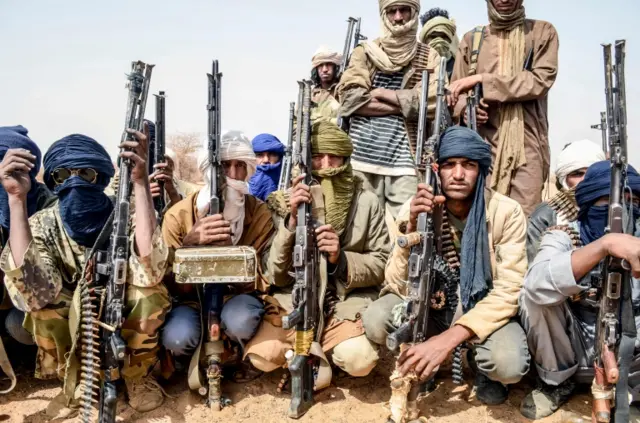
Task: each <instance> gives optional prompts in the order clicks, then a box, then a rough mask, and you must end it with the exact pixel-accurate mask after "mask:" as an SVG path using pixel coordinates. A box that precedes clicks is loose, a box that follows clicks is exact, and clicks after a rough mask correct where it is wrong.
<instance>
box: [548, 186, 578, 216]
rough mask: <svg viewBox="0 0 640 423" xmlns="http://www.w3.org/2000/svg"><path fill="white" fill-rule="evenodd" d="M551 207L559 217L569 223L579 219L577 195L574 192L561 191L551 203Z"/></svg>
mask: <svg viewBox="0 0 640 423" xmlns="http://www.w3.org/2000/svg"><path fill="white" fill-rule="evenodd" d="M549 207H551V209H552V210H553V211H555V212H556V214H557V215H558V216H559V217H562V218H564V219H566V220H568V221H569V222H573V221H575V220H576V219H577V218H578V206H577V204H576V194H575V191H574V190H569V191H559V192H558V193H557V194H556V195H555V196H554V197H553V198H552V199H551V200H550V201H549Z"/></svg>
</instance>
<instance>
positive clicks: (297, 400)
mask: <svg viewBox="0 0 640 423" xmlns="http://www.w3.org/2000/svg"><path fill="white" fill-rule="evenodd" d="M298 84H299V87H300V94H299V96H298V97H299V98H301V99H302V102H301V103H300V105H301V106H300V107H299V108H298V115H299V117H300V120H298V122H299V123H300V128H301V129H300V130H299V131H296V150H295V151H296V156H297V157H296V162H297V164H298V166H299V168H300V172H301V173H304V174H305V175H306V176H305V179H304V183H305V184H307V185H308V186H311V183H312V175H311V169H312V168H311V83H310V82H309V81H298ZM311 210H312V208H311V204H307V203H303V204H300V205H299V206H298V211H297V215H298V224H297V227H296V244H295V246H294V249H293V267H294V273H295V283H294V286H293V305H294V310H293V312H291V314H289V315H287V316H285V317H283V318H282V327H283V328H284V329H286V330H289V329H291V328H293V327H295V328H296V334H295V343H294V344H295V347H294V348H295V350H294V354H295V356H294V357H293V359H292V360H291V361H290V363H289V371H290V372H291V404H290V406H289V411H288V415H289V417H291V418H296V419H297V418H299V417H301V416H302V415H303V414H304V413H306V412H307V411H308V410H309V408H310V407H311V405H312V404H313V389H314V365H315V363H316V361H317V360H316V359H315V357H314V356H313V355H312V354H311V344H312V343H313V341H314V340H316V339H317V337H318V336H319V334H321V333H322V323H323V322H322V319H321V318H320V306H321V305H320V304H319V301H318V298H319V286H318V285H319V274H318V270H319V266H318V264H319V259H320V257H319V253H318V248H317V246H316V235H315V230H314V227H313V224H312V219H313V217H312V213H311Z"/></svg>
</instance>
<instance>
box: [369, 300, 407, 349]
mask: <svg viewBox="0 0 640 423" xmlns="http://www.w3.org/2000/svg"><path fill="white" fill-rule="evenodd" d="M401 302H402V299H401V298H400V297H398V296H397V295H395V294H387V295H385V296H384V297H382V298H378V299H377V300H376V301H374V302H373V303H372V304H371V305H369V307H367V309H366V310H365V311H364V313H363V314H362V326H364V332H365V334H366V335H367V338H369V339H370V340H371V341H373V342H375V343H376V344H378V345H386V343H387V335H389V330H390V329H391V328H393V323H392V321H393V315H392V312H393V308H394V307H395V306H396V305H397V304H400V303H401Z"/></svg>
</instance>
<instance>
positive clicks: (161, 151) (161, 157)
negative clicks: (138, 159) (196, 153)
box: [149, 91, 166, 224]
mask: <svg viewBox="0 0 640 423" xmlns="http://www.w3.org/2000/svg"><path fill="white" fill-rule="evenodd" d="M155 97H156V137H155V138H156V139H155V142H154V144H153V156H151V155H149V158H150V160H149V162H150V164H151V165H152V166H153V165H156V164H158V163H164V162H165V146H166V144H165V142H166V139H165V138H166V135H165V134H166V126H165V109H164V107H165V100H166V96H165V95H164V91H160V92H159V93H158V94H155ZM153 171H155V169H151V170H149V172H150V173H151V172H153ZM158 185H159V186H160V193H161V194H160V195H159V196H158V197H156V198H154V199H153V208H154V209H155V210H156V212H157V213H158V224H160V223H162V213H163V212H164V208H165V207H166V203H165V197H164V182H162V181H159V182H158Z"/></svg>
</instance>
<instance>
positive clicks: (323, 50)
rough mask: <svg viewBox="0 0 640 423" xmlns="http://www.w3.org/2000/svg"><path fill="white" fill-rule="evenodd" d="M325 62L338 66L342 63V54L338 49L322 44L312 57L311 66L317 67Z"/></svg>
mask: <svg viewBox="0 0 640 423" xmlns="http://www.w3.org/2000/svg"><path fill="white" fill-rule="evenodd" d="M323 63H333V64H334V65H336V66H340V64H341V63H342V54H340V53H338V52H337V51H333V50H331V49H330V48H329V47H327V46H320V47H318V50H316V52H315V53H313V57H312V58H311V68H312V69H315V68H317V67H318V66H320V65H321V64H323Z"/></svg>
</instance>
